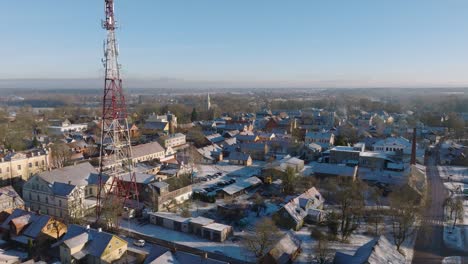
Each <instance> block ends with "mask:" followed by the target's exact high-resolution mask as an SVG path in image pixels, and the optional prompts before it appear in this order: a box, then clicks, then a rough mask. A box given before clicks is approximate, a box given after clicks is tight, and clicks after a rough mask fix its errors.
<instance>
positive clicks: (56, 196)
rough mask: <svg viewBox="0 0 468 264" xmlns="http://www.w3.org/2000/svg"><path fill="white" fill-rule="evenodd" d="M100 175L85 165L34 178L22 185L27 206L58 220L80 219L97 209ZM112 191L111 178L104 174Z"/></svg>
mask: <svg viewBox="0 0 468 264" xmlns="http://www.w3.org/2000/svg"><path fill="white" fill-rule="evenodd" d="M98 181H99V177H98V173H97V171H96V170H95V169H94V167H93V166H92V165H91V164H90V163H88V162H86V163H81V164H78V165H74V166H68V167H63V168H59V169H55V170H51V171H45V172H42V173H38V174H36V175H34V176H33V177H32V178H31V179H29V180H28V181H27V182H26V183H25V184H24V186H23V199H24V201H25V203H26V207H27V208H30V209H31V210H33V211H38V212H41V213H43V214H48V215H51V216H55V217H58V218H64V219H65V218H72V219H75V218H80V217H83V216H84V215H85V214H86V213H87V212H89V211H91V210H92V209H93V208H94V207H95V206H96V199H95V197H96V195H97V192H98ZM102 181H103V182H104V183H105V186H106V187H107V188H109V186H110V182H111V179H110V177H108V176H107V175H102Z"/></svg>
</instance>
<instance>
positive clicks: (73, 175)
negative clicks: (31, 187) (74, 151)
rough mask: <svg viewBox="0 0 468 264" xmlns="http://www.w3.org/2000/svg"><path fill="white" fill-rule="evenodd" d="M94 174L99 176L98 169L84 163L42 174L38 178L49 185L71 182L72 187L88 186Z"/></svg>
mask: <svg viewBox="0 0 468 264" xmlns="http://www.w3.org/2000/svg"><path fill="white" fill-rule="evenodd" d="M93 174H97V171H96V169H94V167H93V166H92V165H91V164H90V163H89V162H84V163H80V164H77V165H73V166H67V167H63V168H59V169H55V170H51V171H45V172H41V173H39V174H38V176H39V177H40V178H41V179H43V180H45V181H46V182H48V183H54V182H62V183H65V182H66V183H68V182H70V184H72V185H76V186H86V185H88V179H89V178H90V177H91V175H93Z"/></svg>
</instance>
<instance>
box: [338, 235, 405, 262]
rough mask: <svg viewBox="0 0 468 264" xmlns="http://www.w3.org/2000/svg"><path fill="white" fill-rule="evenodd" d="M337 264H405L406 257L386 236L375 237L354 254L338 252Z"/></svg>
mask: <svg viewBox="0 0 468 264" xmlns="http://www.w3.org/2000/svg"><path fill="white" fill-rule="evenodd" d="M333 263H335V264H362V263H370V264H374V263H375V264H377V263H392V264H403V263H405V257H404V256H403V255H401V254H400V253H399V252H398V251H397V250H396V247H395V246H394V245H393V244H392V243H390V242H389V241H388V240H387V239H386V238H385V237H384V236H380V237H378V238H374V239H372V240H371V241H369V242H368V243H366V244H364V245H362V246H361V247H360V248H358V249H357V250H356V252H355V253H354V255H348V254H344V253H341V252H336V254H335V259H334V260H333Z"/></svg>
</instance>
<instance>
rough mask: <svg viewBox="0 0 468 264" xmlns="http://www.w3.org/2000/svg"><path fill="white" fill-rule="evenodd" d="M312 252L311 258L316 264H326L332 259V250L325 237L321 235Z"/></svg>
mask: <svg viewBox="0 0 468 264" xmlns="http://www.w3.org/2000/svg"><path fill="white" fill-rule="evenodd" d="M314 252H315V255H314V257H313V259H314V261H315V263H317V264H328V263H331V262H332V260H333V250H332V249H331V248H330V246H329V244H328V239H327V238H326V237H321V238H320V239H319V240H318V241H317V244H316V245H315V250H314Z"/></svg>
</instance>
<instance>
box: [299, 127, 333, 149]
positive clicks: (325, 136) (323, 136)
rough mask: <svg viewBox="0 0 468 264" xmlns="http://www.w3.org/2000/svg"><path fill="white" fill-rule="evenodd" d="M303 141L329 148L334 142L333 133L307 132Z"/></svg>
mask: <svg viewBox="0 0 468 264" xmlns="http://www.w3.org/2000/svg"><path fill="white" fill-rule="evenodd" d="M304 140H305V143H306V144H310V143H316V144H318V145H320V146H321V147H322V149H329V148H330V147H331V146H333V145H334V144H335V135H334V134H333V133H331V132H325V131H322V132H307V133H306V135H305V139H304Z"/></svg>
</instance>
